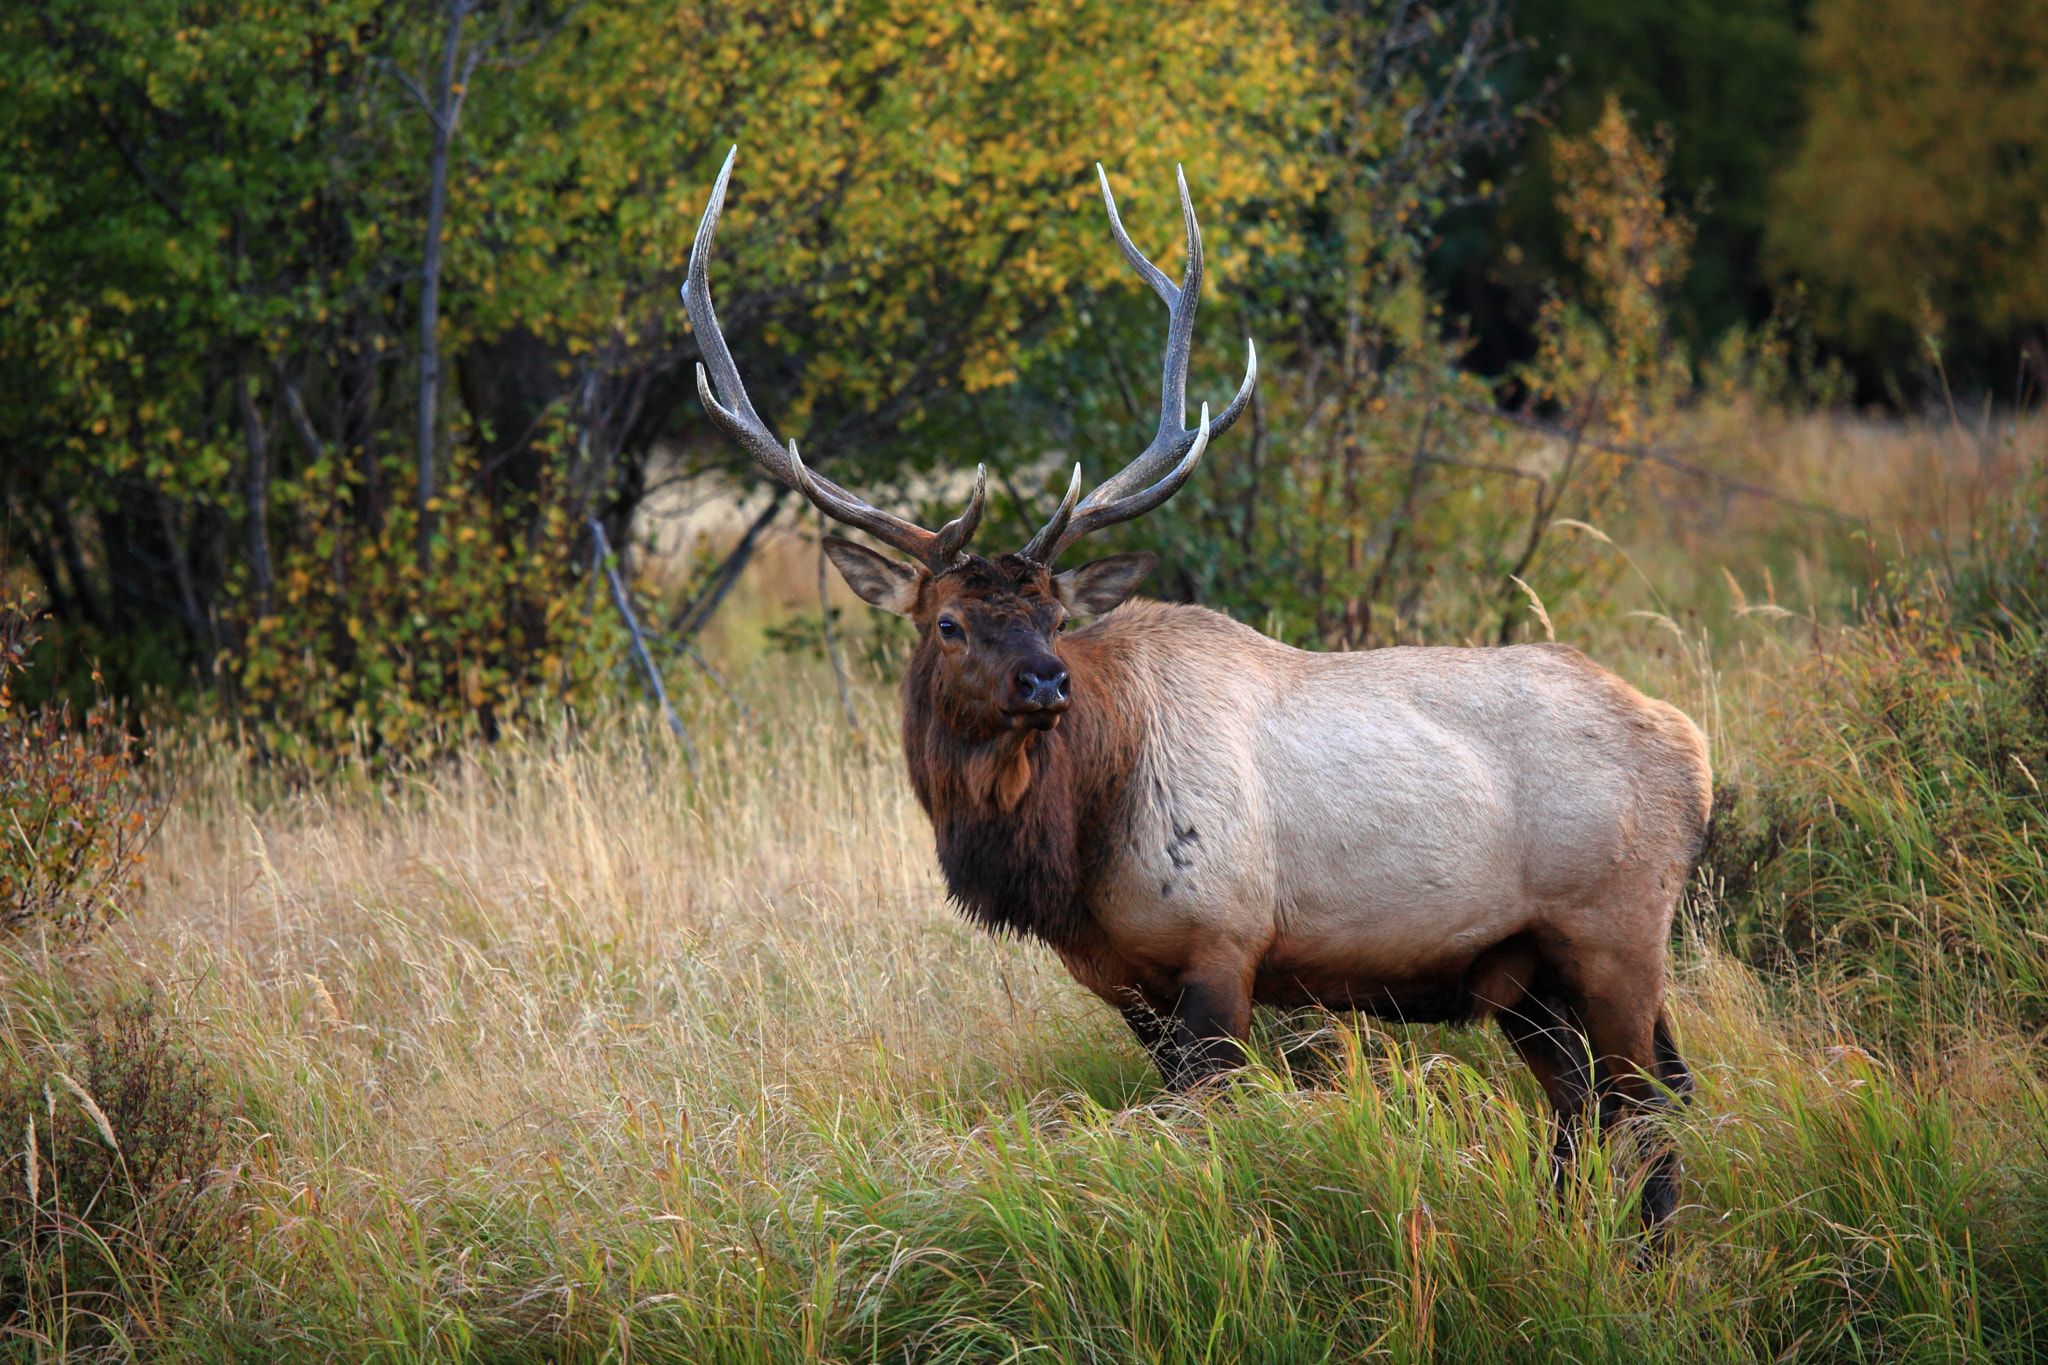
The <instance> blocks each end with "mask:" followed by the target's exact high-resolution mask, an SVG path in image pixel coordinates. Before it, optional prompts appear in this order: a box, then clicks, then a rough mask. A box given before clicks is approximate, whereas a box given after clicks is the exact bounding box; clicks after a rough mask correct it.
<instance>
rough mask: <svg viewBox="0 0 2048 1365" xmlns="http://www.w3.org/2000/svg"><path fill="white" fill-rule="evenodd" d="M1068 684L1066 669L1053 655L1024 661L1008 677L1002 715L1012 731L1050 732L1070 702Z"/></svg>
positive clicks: (1036, 656) (1044, 655) (1040, 655)
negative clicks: (1008, 690) (1008, 684)
mask: <svg viewBox="0 0 2048 1365" xmlns="http://www.w3.org/2000/svg"><path fill="white" fill-rule="evenodd" d="M1068 684H1069V679H1068V676H1067V666H1066V665H1065V664H1063V663H1061V662H1060V661H1059V660H1058V659H1057V658H1055V657H1054V656H1053V655H1051V654H1039V655H1035V656H1033V657H1031V658H1027V659H1025V660H1024V661H1023V662H1022V663H1020V664H1018V665H1017V668H1016V670H1015V672H1013V673H1012V674H1011V675H1010V695H1009V696H1008V698H1006V699H1005V703H1004V706H1003V714H1004V715H1005V716H1007V717H1008V718H1009V721H1010V725H1011V727H1012V728H1013V729H1025V730H1050V729H1052V728H1053V726H1055V725H1058V724H1059V723H1060V717H1061V716H1062V715H1063V714H1065V712H1066V709H1067V706H1068V704H1069V701H1070V700H1071V698H1070V696H1069V691H1070V689H1069V685H1068Z"/></svg>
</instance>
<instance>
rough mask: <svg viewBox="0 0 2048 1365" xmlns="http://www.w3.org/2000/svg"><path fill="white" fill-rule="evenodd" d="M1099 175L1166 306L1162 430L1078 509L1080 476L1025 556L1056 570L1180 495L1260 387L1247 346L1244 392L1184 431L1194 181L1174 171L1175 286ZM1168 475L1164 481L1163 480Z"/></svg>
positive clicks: (1197, 237)
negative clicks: (1097, 536) (1178, 265)
mask: <svg viewBox="0 0 2048 1365" xmlns="http://www.w3.org/2000/svg"><path fill="white" fill-rule="evenodd" d="M1095 174H1096V177H1097V178H1098V179H1099V180H1100V181H1101V182H1102V203H1103V206H1104V207H1105V208H1107V209H1108V210H1109V232H1110V236H1111V237H1112V238H1114V239H1115V241H1116V244H1117V247H1118V249H1119V250H1121V251H1122V252H1123V253H1124V259H1126V260H1128V261H1129V262H1130V263H1131V265H1132V267H1133V268H1134V269H1136V270H1137V272H1138V274H1139V276H1140V277H1141V278H1143V279H1144V281H1145V283H1147V284H1149V285H1151V286H1152V289H1153V292H1155V293H1157V294H1158V295H1159V297H1160V298H1162V299H1164V300H1165V301H1166V309H1167V322H1166V354H1165V359H1164V362H1163V373H1162V375H1161V378H1160V384H1159V428H1158V430H1157V431H1156V432H1154V433H1153V436H1152V443H1151V444H1150V445H1148V446H1146V447H1145V449H1144V450H1143V451H1142V452H1140V453H1139V455H1138V457H1137V458H1136V459H1135V460H1132V461H1131V462H1130V463H1129V464H1128V465H1126V466H1124V468H1123V469H1122V470H1120V471H1119V472H1117V473H1116V474H1113V475H1111V476H1110V477H1109V478H1107V479H1105V480H1103V482H1102V483H1101V484H1100V485H1099V486H1098V487H1097V488H1096V489H1095V491H1094V492H1092V493H1090V494H1089V495H1088V496H1087V497H1085V498H1083V499H1082V500H1081V501H1080V503H1079V504H1078V505H1076V504H1075V503H1074V493H1075V492H1076V491H1078V490H1079V487H1080V471H1079V470H1078V469H1077V470H1076V471H1075V477H1074V486H1073V487H1072V488H1070V489H1069V490H1068V493H1067V500H1066V501H1065V502H1063V503H1061V504H1060V510H1059V511H1058V512H1056V513H1055V514H1054V515H1053V519H1052V520H1051V521H1049V522H1047V523H1046V524H1045V526H1044V527H1043V528H1042V529H1040V531H1039V532H1038V534H1037V535H1035V536H1033V537H1032V538H1031V543H1030V544H1029V545H1027V546H1026V547H1025V548H1024V550H1023V554H1024V556H1025V557H1026V558H1028V559H1035V560H1037V561H1038V562H1040V563H1042V564H1050V563H1052V562H1053V561H1054V560H1055V559H1057V558H1059V555H1060V552H1061V551H1062V550H1064V549H1066V547H1067V546H1069V545H1071V544H1073V543H1074V542H1075V541H1076V540H1079V539H1080V538H1081V537H1082V536H1085V535H1087V534H1088V533H1089V532H1090V531H1095V530H1099V529H1101V528H1102V527H1104V526H1111V525H1114V524H1116V523H1117V522H1120V521H1129V520H1130V519H1131V518H1133V517H1139V516H1143V515H1144V514H1145V513H1147V512H1149V511H1151V510H1152V509H1153V508H1155V507H1157V506H1159V504H1161V503H1163V502H1165V501H1166V500H1167V499H1168V498H1170V497H1172V496H1173V495H1174V494H1175V493H1177V492H1179V491H1180V488H1181V485H1183V484H1185V483H1186V482H1187V481H1188V476H1189V475H1190V474H1192V473H1193V472H1194V468H1195V464H1196V462H1197V461H1198V460H1200V459H1201V458H1202V451H1203V450H1204V449H1205V448H1206V447H1207V446H1208V443H1209V438H1210V437H1212V436H1216V435H1220V434H1221V433H1223V432H1226V431H1228V430H1230V428H1231V426H1232V425H1233V424H1235V423H1236V421H1237V419H1238V418H1239V417H1241V416H1243V415H1244V410H1245V409H1246V408H1247V407H1249V406H1250V405H1251V401H1252V390H1253V389H1254V388H1255V387H1257V385H1258V382H1259V352H1258V348H1257V347H1256V346H1254V345H1252V343H1251V341H1250V339H1249V338H1247V339H1246V341H1245V365H1244V383H1242V384H1241V385H1239V386H1238V390H1237V396H1236V397H1234V398H1232V399H1231V400H1230V403H1229V405H1228V406H1226V407H1225V408H1224V409H1223V411H1222V412H1220V413H1218V414H1217V415H1216V419H1215V420H1214V421H1213V422H1212V421H1210V419H1209V405H1208V404H1207V403H1204V404H1203V405H1202V424H1201V426H1199V427H1197V428H1196V429H1195V430H1193V431H1184V430H1182V429H1181V423H1182V422H1183V421H1185V420H1186V418H1187V385H1188V359H1189V357H1190V355H1191V354H1192V353H1193V351H1194V338H1195V310H1196V309H1197V308H1198V307H1200V306H1201V302H1202V227H1201V224H1200V223H1199V222H1197V221H1196V219H1195V204H1194V200H1193V199H1192V198H1191V197H1190V196H1189V194H1188V179H1187V176H1186V175H1185V174H1184V173H1183V172H1182V171H1181V169H1180V168H1179V167H1178V166H1176V167H1175V168H1174V180H1175V181H1176V183H1177V185H1178V187H1179V189H1180V216H1181V225H1182V227H1183V228H1184V229H1185V230H1186V232H1187V251H1188V263H1187V271H1186V273H1185V274H1184V275H1182V277H1181V282H1180V284H1179V285H1178V286H1175V284H1174V283H1173V281H1171V280H1169V279H1167V278H1166V274H1165V272H1164V271H1162V270H1160V269H1159V267H1158V266H1156V265H1154V264H1152V262H1151V261H1150V260H1148V259H1147V258H1146V256H1145V253H1144V252H1142V251H1140V250H1138V248H1137V246H1136V245H1135V244H1133V243H1132V241H1131V236H1130V234H1129V233H1128V232H1126V231H1124V223H1123V219H1122V217H1120V216H1119V215H1118V213H1117V211H1116V196H1115V195H1114V194H1112V193H1111V192H1110V188H1109V173H1108V172H1107V171H1105V170H1103V169H1102V163H1101V162H1099V161H1098V162H1097V163H1095ZM1162 474H1163V475H1164V477H1163V478H1162V477H1160V476H1161V475H1162ZM1154 480H1157V481H1156V482H1153V481H1154ZM1148 484H1149V485H1150V486H1149V487H1148V486H1147V485H1148Z"/></svg>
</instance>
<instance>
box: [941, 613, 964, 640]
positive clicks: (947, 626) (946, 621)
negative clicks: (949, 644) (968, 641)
mask: <svg viewBox="0 0 2048 1365" xmlns="http://www.w3.org/2000/svg"><path fill="white" fill-rule="evenodd" d="M939 636H940V638H942V639H946V640H957V639H959V638H960V623H959V622H958V621H955V620H953V619H952V618H950V617H946V616H941V617H940V618H939Z"/></svg>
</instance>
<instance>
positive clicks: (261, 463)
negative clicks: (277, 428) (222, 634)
mask: <svg viewBox="0 0 2048 1365" xmlns="http://www.w3.org/2000/svg"><path fill="white" fill-rule="evenodd" d="M250 382H251V381H250V379H249V375H248V372H247V371H246V370H245V371H243V372H242V373H241V374H239V375H237V376H236V377H235V404H236V406H237V407H239V408H240V409H241V413H242V437H243V440H244V441H245V442H246V443H247V445H248V447H249V470H248V482H247V483H246V484H245V485H244V490H243V491H244V496H245V497H246V498H247V500H248V503H249V569H250V572H252V573H253V574H254V575H255V576H256V615H257V617H258V618H259V619H260V618H262V617H265V616H268V615H270V593H271V584H272V576H271V568H270V443H269V441H268V440H267V439H266V438H265V436H264V432H263V423H262V422H261V421H260V420H259V419H258V417H257V416H256V397H255V394H254V393H252V392H251V390H250Z"/></svg>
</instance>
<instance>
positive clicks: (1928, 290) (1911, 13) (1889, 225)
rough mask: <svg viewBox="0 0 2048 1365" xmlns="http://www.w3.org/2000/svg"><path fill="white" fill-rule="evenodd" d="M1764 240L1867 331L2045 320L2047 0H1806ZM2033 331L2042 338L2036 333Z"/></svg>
mask: <svg viewBox="0 0 2048 1365" xmlns="http://www.w3.org/2000/svg"><path fill="white" fill-rule="evenodd" d="M1807 61H1808V63H1809V65H1810V67H1811V69H1812V71H1813V85H1812V89H1811V92H1810V94H1809V96H1808V106H1809V113H1808V118H1807V123H1806V128H1805V132H1804V134H1803V135H1802V137H1801V138H1800V141H1799V147H1798V153H1797V155H1796V157H1795V158H1794V160H1793V162H1792V164H1791V166H1790V167H1788V168H1787V170H1786V171H1785V174H1784V176H1783V178H1782V179H1781V180H1780V181H1779V183H1778V186H1777V189H1778V208H1777V212H1776V214H1775V215H1774V219H1773V223H1772V227H1771V232H1770V238H1769V246H1770V251H1771V259H1772V261H1773V263H1774V264H1775V266H1776V267H1777V269H1778V270H1779V271H1780V272H1782V273H1784V274H1787V275H1792V276H1797V277H1799V278H1801V279H1804V280H1805V281H1807V282H1808V283H1809V284H1810V285H1811V286H1812V287H1813V289H1814V292H1815V294H1816V296H1817V299H1818V300H1819V302H1820V304H1821V306H1822V313H1821V321H1822V322H1823V324H1824V325H1825V326H1827V327H1828V328H1829V329H1830V330H1831V331H1832V332H1833V333H1834V334H1835V335H1836V336H1838V337H1840V338H1841V339H1843V340H1845V341H1847V342H1849V343H1850V344H1852V345H1855V346H1858V347H1863V348H1889V349H1891V350H1893V351H1894V352H1896V351H1897V350H1898V349H1900V348H1902V347H1911V345H1912V343H1913V341H1914V340H1915V339H1916V338H1917V337H1918V336H1919V335H1921V334H1922V333H1928V332H1932V333H1935V334H1939V333H1941V332H1942V331H1943V330H1944V329H1946V328H1951V327H1952V328H1955V329H1957V330H1958V331H1960V332H1962V333H1963V334H1964V336H1965V337H1966V338H1967V337H1974V338H1976V339H1978V340H1979V341H1980V342H1981V341H1984V340H1991V341H1996V340H1998V339H2001V338H2010V337H2014V336H2016V335H2021V334H2025V335H2032V336H2034V337H2035V338H2037V339H2038V338H2040V337H2041V335H2042V329H2043V328H2044V326H2048V3H2043V0H1955V2H1954V3H1946V4H1933V3H1927V2H1926V0H1820V3H1817V4H1816V5H1815V7H1814V13H1813V33H1812V37H1811V39H1810V41H1809V43H1808V47H1807ZM2037 344H2038V340H2037Z"/></svg>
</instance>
